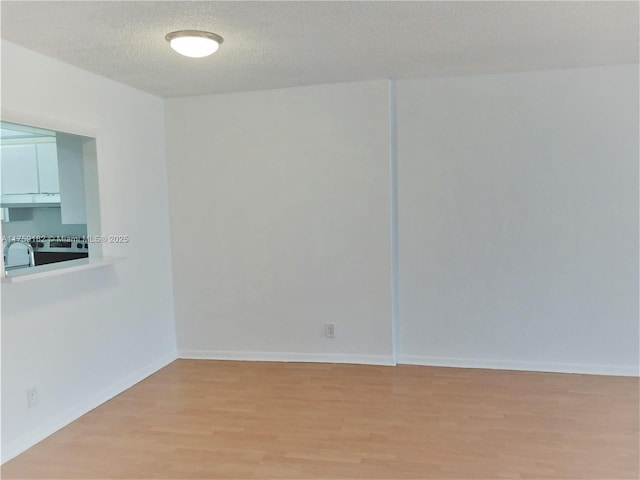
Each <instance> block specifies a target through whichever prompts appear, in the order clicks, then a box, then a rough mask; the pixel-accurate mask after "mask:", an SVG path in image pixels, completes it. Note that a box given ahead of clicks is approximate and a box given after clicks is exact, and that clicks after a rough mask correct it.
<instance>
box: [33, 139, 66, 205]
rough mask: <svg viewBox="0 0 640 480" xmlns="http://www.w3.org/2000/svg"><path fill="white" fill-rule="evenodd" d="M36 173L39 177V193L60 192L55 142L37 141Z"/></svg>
mask: <svg viewBox="0 0 640 480" xmlns="http://www.w3.org/2000/svg"><path fill="white" fill-rule="evenodd" d="M36 149H37V152H38V173H39V179H40V193H60V180H59V177H58V149H57V148H56V144H55V143H39V144H38V145H37V148H36Z"/></svg>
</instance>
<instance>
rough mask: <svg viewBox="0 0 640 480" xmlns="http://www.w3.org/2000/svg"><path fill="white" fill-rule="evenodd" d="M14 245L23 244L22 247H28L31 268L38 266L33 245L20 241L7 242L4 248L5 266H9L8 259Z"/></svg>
mask: <svg viewBox="0 0 640 480" xmlns="http://www.w3.org/2000/svg"><path fill="white" fill-rule="evenodd" d="M14 243H21V244H22V245H25V246H26V247H27V252H28V253H29V266H30V267H35V265H36V256H35V254H34V253H33V246H31V244H30V243H29V242H21V241H19V240H9V241H8V242H7V244H6V245H5V247H4V264H5V266H6V265H7V259H8V258H9V248H11V245H13V244H14Z"/></svg>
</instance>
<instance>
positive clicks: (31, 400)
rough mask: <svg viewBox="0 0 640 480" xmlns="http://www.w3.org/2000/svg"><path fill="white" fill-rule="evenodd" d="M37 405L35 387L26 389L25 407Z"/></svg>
mask: <svg viewBox="0 0 640 480" xmlns="http://www.w3.org/2000/svg"><path fill="white" fill-rule="evenodd" d="M37 404H38V390H36V387H31V388H27V407H29V408H33V407H35V406H36V405H37Z"/></svg>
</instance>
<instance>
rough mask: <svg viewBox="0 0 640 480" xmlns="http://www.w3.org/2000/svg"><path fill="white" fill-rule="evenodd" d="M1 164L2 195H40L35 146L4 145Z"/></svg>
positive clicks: (0, 159)
mask: <svg viewBox="0 0 640 480" xmlns="http://www.w3.org/2000/svg"><path fill="white" fill-rule="evenodd" d="M54 146H55V144H54ZM0 163H1V164H2V166H1V168H2V195H10V194H33V193H40V185H39V182H38V161H37V154H36V145H35V144H30V145H3V146H2V158H0Z"/></svg>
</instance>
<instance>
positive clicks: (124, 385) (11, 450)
mask: <svg viewBox="0 0 640 480" xmlns="http://www.w3.org/2000/svg"><path fill="white" fill-rule="evenodd" d="M175 359H176V358H175V357H174V356H170V357H163V358H161V359H158V360H156V361H154V362H152V363H151V364H149V365H147V366H146V367H144V368H142V369H139V370H138V371H136V372H134V373H131V374H130V375H127V377H125V378H124V379H122V380H120V381H117V382H115V383H113V384H111V385H109V386H108V387H106V388H105V389H103V390H102V391H100V392H98V393H97V394H95V395H93V396H91V397H90V398H88V399H86V400H84V401H83V402H81V403H79V404H77V405H73V406H71V407H70V408H68V409H66V410H65V411H63V412H61V413H60V415H57V416H56V417H55V418H52V419H51V420H50V421H49V422H47V423H46V424H43V425H40V426H38V428H37V429H35V430H32V431H29V432H25V433H23V434H22V435H20V436H19V437H17V438H15V439H12V440H11V441H9V442H5V443H3V445H2V463H5V462H7V461H9V460H11V459H12V458H13V457H15V456H17V455H19V454H21V453H22V452H24V451H25V450H27V449H29V448H31V447H32V446H34V445H35V444H36V443H38V442H40V441H42V440H44V439H45V438H47V437H48V436H49V435H51V434H53V433H55V432H57V431H58V430H60V429H61V428H63V427H65V426H67V425H69V424H70V423H71V422H73V421H74V420H77V419H78V418H80V417H81V416H82V415H84V414H85V413H87V412H90V411H91V410H93V409H94V408H96V407H98V406H100V405H102V404H103V403H104V402H106V401H107V400H110V399H112V398H113V397H115V396H116V395H119V394H120V393H122V392H124V391H125V390H127V389H128V388H131V387H132V386H133V385H135V384H136V383H138V382H140V381H141V380H144V379H145V378H147V377H148V376H149V375H151V374H153V373H155V372H157V371H158V370H160V369H161V368H163V367H165V366H167V365H168V364H170V363H171V362H173V361H174V360H175Z"/></svg>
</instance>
